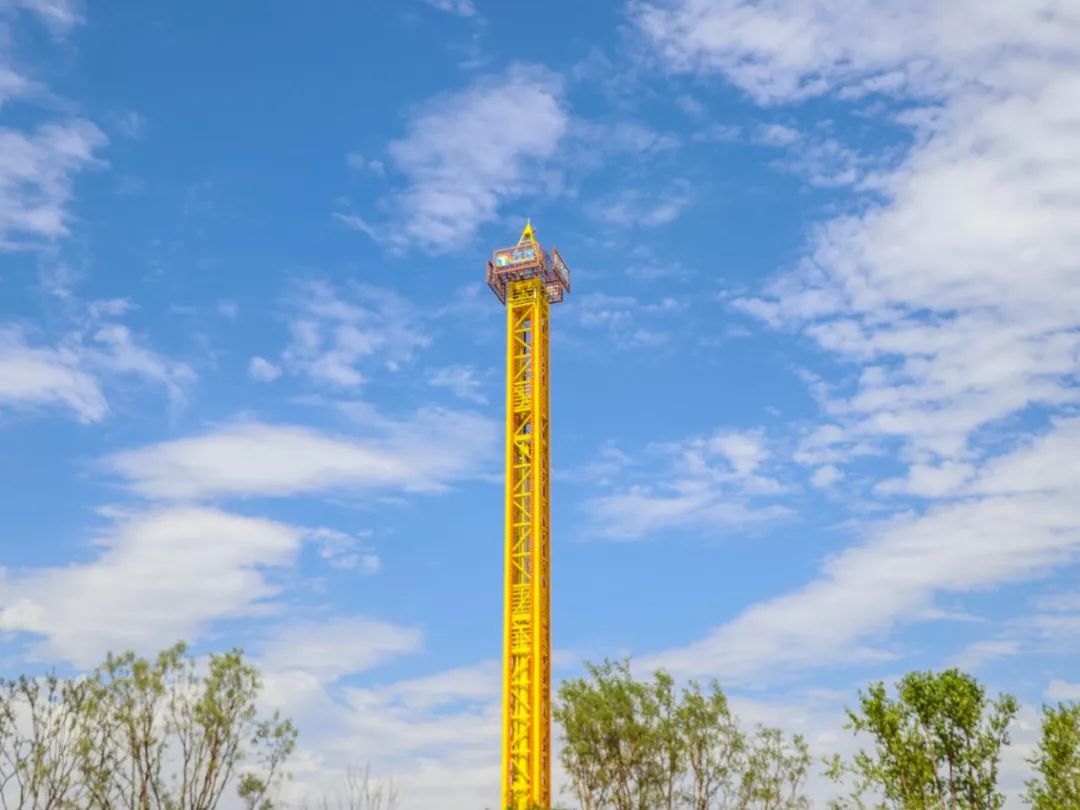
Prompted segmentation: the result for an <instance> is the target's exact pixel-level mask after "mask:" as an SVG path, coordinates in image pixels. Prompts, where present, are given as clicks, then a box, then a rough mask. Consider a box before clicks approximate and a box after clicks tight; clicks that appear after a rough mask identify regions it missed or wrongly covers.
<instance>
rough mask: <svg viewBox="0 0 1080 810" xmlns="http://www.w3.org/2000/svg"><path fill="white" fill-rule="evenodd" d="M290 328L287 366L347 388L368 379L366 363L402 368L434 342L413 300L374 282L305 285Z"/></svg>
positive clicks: (286, 357) (301, 287)
mask: <svg viewBox="0 0 1080 810" xmlns="http://www.w3.org/2000/svg"><path fill="white" fill-rule="evenodd" d="M289 330H290V332H291V333H292V339H291V341H290V343H289V345H288V347H287V348H286V349H285V351H284V353H283V354H282V362H283V363H284V365H285V367H286V368H288V369H289V370H291V371H293V372H297V373H303V374H306V375H307V376H309V377H311V378H312V379H313V380H316V381H317V382H321V383H328V384H330V385H333V386H338V387H344V388H354V387H356V386H358V385H360V384H361V383H363V382H364V379H365V377H364V373H363V372H362V371H361V366H362V365H364V364H368V366H369V367H370V366H375V365H382V366H383V367H385V368H387V369H389V370H391V371H396V370H397V369H398V368H399V367H400V365H401V364H403V363H407V362H409V361H410V360H411V359H412V357H413V354H414V353H415V352H416V351H417V350H418V349H422V348H424V347H425V346H427V345H428V344H429V343H430V342H431V339H430V338H429V337H428V336H427V335H426V334H424V332H423V331H422V327H421V323H420V316H419V313H418V312H417V311H416V310H415V308H414V307H413V306H412V305H411V304H409V302H408V301H406V300H405V299H403V298H401V297H400V296H399V295H397V294H396V293H394V292H393V291H390V290H385V289H381V288H378V287H373V286H371V285H350V286H347V287H345V288H342V289H340V290H339V289H335V288H334V287H333V286H331V285H330V284H327V283H325V282H319V281H316V282H309V283H306V284H302V285H300V287H299V291H298V295H297V297H296V301H295V303H294V311H293V314H292V315H291V317H290V321H289Z"/></svg>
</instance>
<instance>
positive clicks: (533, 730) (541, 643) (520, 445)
mask: <svg viewBox="0 0 1080 810" xmlns="http://www.w3.org/2000/svg"><path fill="white" fill-rule="evenodd" d="M506 311H507V368H506V552H505V553H506V572H505V577H506V581H505V588H506V595H505V603H504V611H505V612H504V624H503V639H504V653H503V655H504V658H503V751H502V800H503V807H504V808H513V810H522V809H523V808H532V807H541V808H546V807H550V806H551V618H550V613H551V597H550V593H551V590H550V585H551V582H550V579H551V557H550V521H551V506H550V475H551V470H550V466H551V465H550V451H549V439H550V431H549V419H548V411H549V404H550V400H549V394H548V374H549V369H548V352H549V344H550V337H549V323H550V321H549V305H548V297H547V292H546V290H545V287H544V283H543V281H542V280H541V279H540V278H536V277H534V278H527V279H522V280H518V281H513V282H511V283H510V284H509V286H508V289H507V296H506Z"/></svg>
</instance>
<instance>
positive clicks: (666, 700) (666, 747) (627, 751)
mask: <svg viewBox="0 0 1080 810" xmlns="http://www.w3.org/2000/svg"><path fill="white" fill-rule="evenodd" d="M586 668H587V670H588V673H589V677H588V678H577V679H574V680H571V681H566V682H564V683H563V684H562V686H561V687H560V689H559V701H558V704H557V705H556V707H555V709H554V717H555V720H556V721H557V722H558V723H559V724H560V725H561V726H562V728H563V733H564V737H565V745H564V747H563V749H562V752H561V757H562V762H563V766H564V767H565V768H566V771H567V774H568V775H569V776H570V781H571V784H572V786H573V790H574V793H575V794H576V795H577V796H578V800H579V801H580V802H581V805H582V807H583V808H586V810H599V808H605V807H613V808H615V810H653V808H658V807H668V806H669V805H668V804H666V802H667V800H668V798H669V797H672V800H673V796H674V792H675V791H674V787H673V785H674V774H677V773H678V770H679V763H680V758H679V752H678V739H677V736H676V735H675V733H674V730H673V725H672V724H673V720H674V713H675V712H674V701H673V697H672V688H673V683H672V680H671V678H670V677H669V676H667V675H665V674H664V673H657V678H656V681H655V682H654V683H645V682H641V681H636V680H634V678H633V677H632V676H631V674H630V664H629V662H628V661H621V662H613V661H605V662H604V663H603V664H600V665H593V664H587V665H586Z"/></svg>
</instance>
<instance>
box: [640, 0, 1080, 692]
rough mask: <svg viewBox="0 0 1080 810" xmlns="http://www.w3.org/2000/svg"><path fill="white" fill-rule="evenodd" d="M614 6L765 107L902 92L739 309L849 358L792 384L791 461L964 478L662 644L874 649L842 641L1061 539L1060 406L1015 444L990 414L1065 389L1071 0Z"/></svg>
mask: <svg viewBox="0 0 1080 810" xmlns="http://www.w3.org/2000/svg"><path fill="white" fill-rule="evenodd" d="M633 9H634V12H633V13H634V15H635V20H636V22H637V23H638V25H639V26H640V28H641V29H642V30H643V31H644V32H645V33H646V35H647V36H648V37H649V38H650V39H651V40H652V42H653V44H654V46H655V48H656V53H657V54H658V56H659V58H660V60H661V62H662V63H663V64H664V65H665V66H666V67H667V68H668V69H670V70H673V71H692V72H695V73H700V74H709V73H715V74H719V75H722V76H723V77H724V78H725V79H727V80H728V81H729V82H731V83H733V84H735V85H736V86H738V87H740V88H742V89H743V90H745V91H746V92H748V93H749V94H750V95H751V96H752V97H753V98H754V99H755V100H757V101H758V102H760V103H762V104H782V103H786V102H793V101H798V100H800V99H804V98H807V97H809V96H823V95H829V96H830V97H831V101H832V102H839V103H843V102H844V101H845V100H851V99H859V98H863V97H865V96H866V95H867V94H876V95H878V96H884V97H892V99H894V100H899V102H900V103H899V104H887V103H886V104H877V105H874V106H872V107H863V108H862V110H861V112H863V113H864V114H867V115H874V114H883V115H884V116H885V122H886V123H887V124H889V125H895V124H900V125H903V126H906V127H908V128H909V130H910V134H911V145H910V149H909V151H908V152H907V154H906V156H903V157H902V159H901V160H899V161H898V162H896V161H894V162H893V164H892V168H889V169H881V168H880V167H879V168H878V169H877V170H876V171H877V174H876V176H875V177H874V178H873V182H872V187H873V190H874V196H873V197H872V198H868V199H859V200H857V202H856V204H855V205H853V206H852V210H853V213H850V214H846V215H842V216H838V217H836V218H834V219H832V220H830V221H828V222H825V223H824V224H822V225H821V226H820V227H819V228H818V229H817V230H816V232H815V233H814V234H813V236H812V237H811V239H810V243H809V246H808V249H807V252H806V255H805V257H804V258H803V259H802V260H801V261H800V262H798V263H797V264H796V266H795V267H794V268H792V269H791V270H789V271H787V272H785V273H783V274H781V275H780V276H779V277H777V278H776V279H775V280H774V281H773V282H772V283H771V284H770V285H769V286H768V288H767V289H766V291H765V294H764V295H762V296H759V297H757V298H751V299H744V300H742V301H740V302H739V305H740V306H741V307H742V308H743V309H744V310H746V311H747V312H749V313H751V314H753V315H755V316H758V317H761V318H763V319H764V320H766V321H767V322H768V323H770V324H772V325H774V326H777V327H783V328H791V329H797V330H802V331H803V332H804V334H806V335H808V336H809V337H811V338H812V339H813V340H815V341H816V342H817V343H818V344H819V345H820V346H821V348H822V349H824V350H825V351H826V352H828V353H830V354H831V355H833V356H834V357H838V358H840V359H841V360H843V361H846V362H848V363H850V364H851V367H852V368H854V369H856V370H857V371H856V373H855V375H853V379H852V380H851V381H850V384H845V383H842V382H836V381H835V380H834V381H833V382H830V383H825V382H823V381H821V380H816V381H815V382H814V383H813V386H814V393H815V396H816V397H817V398H818V399H819V401H820V402H821V403H822V405H823V407H824V410H825V411H826V415H827V417H828V419H829V424H826V425H823V426H822V427H820V428H819V429H818V430H816V431H814V432H813V433H811V434H810V435H808V436H807V437H806V438H805V439H804V441H803V443H802V444H801V445H800V447H799V451H798V453H797V454H796V458H797V459H798V460H800V461H801V462H803V463H808V464H814V465H815V466H817V465H821V464H831V465H841V464H843V463H845V462H847V461H850V460H851V459H852V458H854V457H856V456H865V455H867V454H869V453H883V452H893V451H897V452H898V456H899V460H900V461H901V462H903V463H904V464H905V465H906V466H907V469H906V471H905V472H904V474H903V475H902V476H899V477H895V478H894V479H892V480H888V481H885V482H882V483H881V484H879V487H878V493H886V494H887V493H890V492H891V493H902V494H905V495H915V496H920V497H924V498H963V500H957V501H955V502H952V503H944V504H941V505H939V506H937V507H932V508H929V509H928V510H927V511H926V512H925V514H921V515H920V514H918V512H917V511H916V513H915V514H913V515H909V516H903V517H898V518H897V519H895V520H894V521H892V522H889V523H886V524H884V525H883V526H878V527H876V528H875V527H868V528H867V527H864V531H865V534H866V537H867V538H868V539H867V540H866V541H865V542H864V543H862V544H860V545H857V546H855V547H852V548H849V549H847V550H846V551H843V552H841V553H839V554H837V555H836V556H834V557H832V558H831V559H829V560H827V561H826V562H825V563H824V565H823V568H822V573H821V575H820V576H819V577H818V578H816V579H815V580H813V581H812V582H810V583H809V584H808V585H806V586H805V587H803V588H801V589H799V590H797V591H793V592H791V593H788V594H784V595H781V596H778V597H775V598H773V599H769V600H767V601H764V602H761V603H759V604H756V605H753V606H751V607H750V608H748V609H747V610H746V611H744V612H743V613H742V614H741V615H740V616H739V617H737V618H736V619H735V620H733V621H731V622H729V623H728V624H726V625H723V626H721V627H720V628H717V629H716V630H715V631H714V632H713V633H712V634H711V635H710V636H708V637H707V638H706V639H705V640H703V641H702V642H700V643H699V644H697V645H694V646H693V647H692V648H689V649H686V650H682V651H679V653H678V654H677V655H676V656H675V657H676V658H677V659H678V660H679V661H680V663H681V664H683V665H685V666H688V667H704V668H706V671H719V672H729V673H737V674H739V675H748V674H749V673H752V672H757V671H760V670H762V669H765V668H770V667H776V666H789V667H795V666H798V667H807V666H814V665H821V664H824V663H827V662H830V661H836V660H837V659H838V658H843V657H845V656H853V657H857V656H866V655H874V654H875V651H874V650H867V649H866V648H865V647H863V646H861V645H862V644H864V643H865V642H867V641H868V640H869V639H873V638H879V639H880V638H882V637H883V634H884V633H885V631H887V630H888V629H889V628H890V627H892V626H894V625H895V624H896V623H898V622H901V621H903V620H904V619H905V618H906V617H913V616H916V615H918V614H919V613H920V612H921V611H923V610H925V609H926V608H927V606H928V604H929V603H930V602H931V601H932V599H933V597H934V595H936V594H938V593H942V592H964V591H967V590H971V589H974V588H989V587H993V586H996V585H999V584H1001V583H1005V582H1009V581H1012V580H1016V579H1022V578H1027V577H1034V576H1038V575H1040V574H1041V573H1043V572H1044V571H1046V570H1049V569H1051V568H1053V567H1054V566H1059V565H1063V564H1067V563H1068V562H1069V561H1071V560H1073V559H1075V553H1076V551H1077V547H1078V536H1080V513H1078V512H1077V508H1076V504H1077V503H1080V482H1078V481H1077V479H1076V476H1075V474H1074V471H1075V464H1072V463H1070V462H1069V461H1067V460H1066V459H1069V458H1075V453H1076V452H1077V441H1076V436H1077V433H1078V430H1077V427H1076V424H1075V421H1067V420H1062V419H1060V418H1059V419H1057V420H1056V421H1054V422H1053V423H1052V425H1051V427H1050V428H1049V429H1048V430H1047V432H1046V433H1045V435H1044V436H1043V437H1042V438H1041V439H1039V440H1036V441H1034V442H1032V443H1030V445H1029V446H1024V447H1020V448H1019V449H1017V441H1018V440H1020V441H1024V440H1025V439H1026V437H1023V436H1022V435H1018V432H1017V430H1016V428H1015V427H1013V425H1015V424H1016V423H1015V422H1013V423H1009V422H1007V421H1006V419H1008V418H1012V419H1014V420H1018V419H1020V418H1023V417H1019V416H1018V415H1019V414H1024V413H1027V412H1030V411H1033V410H1035V409H1040V410H1042V411H1043V412H1044V413H1045V412H1049V413H1050V414H1057V415H1058V416H1059V417H1060V416H1062V415H1065V414H1069V413H1071V412H1073V409H1074V407H1075V405H1076V403H1077V402H1078V401H1080V393H1078V390H1077V388H1076V385H1075V381H1076V376H1077V374H1078V373H1080V329H1078V327H1080V317H1078V315H1077V313H1078V312H1080V260H1078V258H1077V257H1078V256H1080V229H1077V227H1076V223H1077V222H1078V221H1080V196H1078V195H1077V194H1076V193H1075V189H1076V188H1080V159H1078V157H1077V155H1080V59H1077V57H1076V51H1075V48H1074V47H1073V45H1072V44H1071V43H1075V41H1076V40H1077V38H1078V36H1080V17H1077V15H1076V13H1075V4H1074V3H1072V2H1071V0H1047V2H1043V3H1038V4H1031V3H979V2H974V0H967V1H965V2H957V3H945V4H941V3H935V2H931V1H930V0H918V2H901V1H900V0H896V2H891V1H890V2H880V3H857V2H842V3H832V2H825V1H824V0H821V1H820V2H819V1H818V0H814V1H812V2H798V0H777V1H776V2H770V3H755V2H747V1H746V0H718V1H717V2H705V1H704V0H672V2H663V3H647V2H639V3H636V4H635V5H634V7H633ZM875 110H876V111H877V113H875ZM882 111H883V112H882ZM774 136H775V137H778V138H779V139H780V140H787V141H790V142H794V143H798V142H801V141H802V139H801V138H799V137H797V133H774ZM840 146H842V145H838V147H837V150H839V147H840ZM835 154H837V155H839V154H840V151H836V152H835ZM991 453H994V454H997V455H996V458H992V459H991V460H989V461H988V460H987V458H988V456H989V455H990V454H991ZM695 656H697V657H698V658H697V660H696V661H695Z"/></svg>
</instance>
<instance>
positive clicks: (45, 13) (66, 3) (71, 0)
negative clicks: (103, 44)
mask: <svg viewBox="0 0 1080 810" xmlns="http://www.w3.org/2000/svg"><path fill="white" fill-rule="evenodd" d="M7 10H16V11H18V10H23V11H29V12H31V13H33V14H36V15H37V16H38V17H39V18H40V19H41V21H42V22H44V23H45V24H46V25H48V26H49V28H51V29H52V30H53V31H54V32H55V33H57V34H63V33H65V32H67V30H68V29H70V28H71V27H73V26H74V25H76V24H77V23H80V22H82V16H81V15H80V14H79V12H78V3H77V2H76V1H75V0H3V2H0V11H7Z"/></svg>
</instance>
